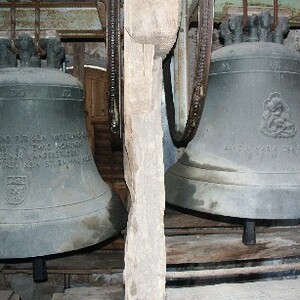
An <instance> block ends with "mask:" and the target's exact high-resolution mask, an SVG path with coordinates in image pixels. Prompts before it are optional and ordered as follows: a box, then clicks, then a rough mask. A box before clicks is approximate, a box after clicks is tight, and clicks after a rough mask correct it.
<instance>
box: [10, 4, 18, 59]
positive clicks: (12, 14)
mask: <svg viewBox="0 0 300 300" xmlns="http://www.w3.org/2000/svg"><path fill="white" fill-rule="evenodd" d="M10 34H11V49H12V51H14V52H15V53H16V54H18V49H17V47H16V0H12V3H11V8H10Z"/></svg>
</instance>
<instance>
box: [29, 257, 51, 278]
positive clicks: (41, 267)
mask: <svg viewBox="0 0 300 300" xmlns="http://www.w3.org/2000/svg"><path fill="white" fill-rule="evenodd" d="M32 273H33V280H34V282H44V281H47V279H48V272H47V265H46V259H45V258H44V257H40V256H38V257H35V258H34V259H33V262H32Z"/></svg>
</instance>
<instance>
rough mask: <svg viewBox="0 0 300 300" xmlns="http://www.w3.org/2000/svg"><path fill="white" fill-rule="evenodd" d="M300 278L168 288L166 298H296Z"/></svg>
mask: <svg viewBox="0 0 300 300" xmlns="http://www.w3.org/2000/svg"><path fill="white" fill-rule="evenodd" d="M299 295H300V279H294V280H292V279H290V280H275V281H260V282H248V283H230V284H229V283H226V284H225V283H224V284H218V285H209V286H198V287H190V288H168V289H167V300H186V299H189V300H198V299H199V300H200V299H201V300H211V299H218V300H228V299H230V300H253V299H257V300H258V299H259V300H267V299H268V300H271V299H272V300H279V299H280V300H284V299H286V300H287V299H288V300H297V299H299Z"/></svg>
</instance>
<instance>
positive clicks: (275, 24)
mask: <svg viewBox="0 0 300 300" xmlns="http://www.w3.org/2000/svg"><path fill="white" fill-rule="evenodd" d="M273 6H274V19H273V24H272V26H271V31H274V30H275V29H276V27H277V26H278V0H274V5H273Z"/></svg>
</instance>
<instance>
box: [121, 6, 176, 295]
mask: <svg viewBox="0 0 300 300" xmlns="http://www.w3.org/2000/svg"><path fill="white" fill-rule="evenodd" d="M180 3H181V1H179V0H169V1H160V0H151V1H150V0H143V1H141V0H128V1H126V2H125V4H124V19H125V30H124V41H125V50H124V57H125V61H124V70H125V82H124V86H125V95H124V98H125V100H124V102H125V104H124V115H125V116H124V123H125V128H124V129H125V143H124V146H125V147H124V148H125V155H124V156H125V179H126V182H127V185H128V188H129V191H130V195H131V205H130V211H129V220H128V226H127V228H128V230H127V238H126V246H125V271H124V281H125V298H126V299H164V298H165V275H166V252H165V239H164V222H163V215H164V209H165V195H164V166H163V149H162V137H163V132H162V124H161V96H162V57H163V56H164V55H166V54H167V53H168V52H169V51H170V49H171V47H172V45H173V44H174V42H175V39H176V35H177V31H178V28H179V14H180ZM154 291H155V292H154Z"/></svg>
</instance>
